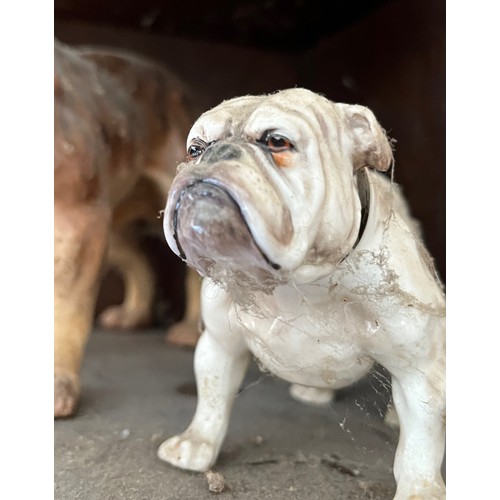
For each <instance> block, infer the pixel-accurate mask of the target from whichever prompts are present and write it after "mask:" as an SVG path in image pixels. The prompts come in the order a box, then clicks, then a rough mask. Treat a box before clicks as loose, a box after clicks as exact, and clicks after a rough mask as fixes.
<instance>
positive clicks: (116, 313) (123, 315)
mask: <svg viewBox="0 0 500 500" xmlns="http://www.w3.org/2000/svg"><path fill="white" fill-rule="evenodd" d="M97 324H98V325H99V326H100V327H102V328H105V329H107V330H130V329H134V328H141V327H147V326H150V325H151V315H150V314H149V313H144V312H142V311H136V310H135V311H131V310H130V309H127V308H126V307H125V306H123V305H121V306H111V307H108V308H107V309H105V310H104V311H103V312H102V313H101V314H100V315H99V317H98V318H97Z"/></svg>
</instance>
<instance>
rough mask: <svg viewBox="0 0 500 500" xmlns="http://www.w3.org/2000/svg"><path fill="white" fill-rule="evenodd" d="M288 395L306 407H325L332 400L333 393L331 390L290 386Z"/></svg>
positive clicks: (298, 385)
mask: <svg viewBox="0 0 500 500" xmlns="http://www.w3.org/2000/svg"><path fill="white" fill-rule="evenodd" d="M290 395H291V396H292V397H293V398H294V399H296V400H297V401H300V402H302V403H305V404H308V405H314V406H327V405H329V404H330V402H331V401H332V400H333V396H334V395H335V393H334V391H332V390H331V389H319V388H318V387H308V386H306V385H300V384H292V385H291V386H290Z"/></svg>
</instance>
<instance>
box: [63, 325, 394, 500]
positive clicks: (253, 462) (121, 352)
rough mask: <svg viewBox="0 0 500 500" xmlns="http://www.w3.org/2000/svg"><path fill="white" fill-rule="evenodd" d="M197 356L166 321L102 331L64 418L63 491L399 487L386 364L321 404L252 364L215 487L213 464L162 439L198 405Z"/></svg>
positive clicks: (161, 494) (276, 496) (313, 495)
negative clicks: (186, 466) (176, 461)
mask: <svg viewBox="0 0 500 500" xmlns="http://www.w3.org/2000/svg"><path fill="white" fill-rule="evenodd" d="M192 359H193V351H192V350H186V349H180V348H176V347H172V346H167V345H165V344H164V342H163V334H162V332H160V331H153V330H148V331H144V332H140V333H124V334H123V333H122V334H118V333H108V332H101V331H95V332H93V333H92V335H91V339H90V342H89V345H88V349H87V353H86V358H85V362H84V366H83V374H82V385H83V396H82V401H81V405H80V408H79V412H78V415H77V416H76V417H75V418H72V419H65V420H57V421H56V422H55V464H54V467H55V500H73V499H83V500H97V499H99V500H108V499H109V500H112V499H113V500H114V499H130V500H136V499H140V500H142V499H144V500H146V499H147V500H170V499H172V500H174V499H175V500H177V499H178V500H191V499H193V500H194V499H205V498H207V499H208V498H212V499H213V498H214V497H217V496H219V497H220V498H221V499H222V500H223V499H228V500H229V499H242V500H243V499H252V500H260V499H273V500H281V499H313V500H314V499H336V500H351V499H352V500H355V499H373V500H382V499H390V498H392V495H393V494H394V490H395V482H394V479H393V477H392V460H393V457H394V452H395V448H396V443H397V432H395V431H393V430H392V429H391V428H389V427H388V426H386V425H385V424H384V422H383V418H382V414H383V411H384V409H385V406H386V404H387V402H388V400H389V392H388V387H387V386H388V383H387V379H386V378H385V375H384V374H383V373H382V374H376V373H375V374H371V375H369V376H368V377H367V378H366V379H365V380H363V381H362V382H360V383H359V384H357V385H356V386H353V387H350V388H347V389H345V390H343V391H341V392H339V393H338V395H337V398H336V400H335V401H334V402H332V403H331V404H330V406H328V407H326V408H318V407H311V406H306V405H304V404H301V403H299V402H297V401H295V400H294V399H292V398H291V397H290V395H289V393H288V384H287V383H285V382H283V381H281V380H278V379H276V378H275V377H273V376H272V375H270V374H266V373H263V372H260V371H259V369H258V368H257V366H256V365H255V364H253V365H252V366H251V368H250V370H249V372H248V374H247V377H246V379H245V382H244V384H243V387H242V391H241V392H240V394H239V396H238V398H237V400H236V402H235V405H234V408H233V412H232V418H231V424H230V428H229V432H228V435H227V438H226V441H225V443H224V446H223V448H222V453H221V455H220V457H219V460H218V462H217V464H216V465H215V466H214V469H213V470H214V471H216V472H218V473H220V474H222V475H223V477H224V481H225V489H224V491H223V492H222V493H220V494H219V495H217V494H214V493H211V492H209V490H208V482H207V478H206V477H205V475H204V474H203V473H193V472H186V471H183V470H180V469H176V468H174V467H171V466H169V465H168V464H166V463H164V462H162V461H160V460H159V459H158V458H157V457H156V450H157V448H158V445H159V444H160V443H161V442H162V441H163V440H164V439H166V438H167V437H169V436H172V435H174V434H177V433H179V432H181V431H183V430H184V428H185V427H186V426H187V425H188V424H189V422H190V420H191V417H192V415H193V412H194V408H195V404H196V396H195V391H196V389H195V385H194V375H193V365H192Z"/></svg>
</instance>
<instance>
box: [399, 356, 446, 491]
mask: <svg viewBox="0 0 500 500" xmlns="http://www.w3.org/2000/svg"><path fill="white" fill-rule="evenodd" d="M444 371H445V368H444V363H433V366H432V367H430V368H429V369H426V368H425V367H422V366H418V367H413V368H412V370H411V371H407V372H405V373H399V374H397V375H396V376H394V375H393V377H392V393H393V399H394V404H395V407H396V411H397V414H398V418H399V423H400V436H399V443H398V448H397V451H396V458H395V462H394V476H395V478H396V482H397V491H396V496H395V497H394V500H410V499H411V500H442V499H444V498H445V486H444V482H443V479H442V477H441V464H442V461H443V455H444V447H445V391H444V380H445V379H444V375H445V374H444Z"/></svg>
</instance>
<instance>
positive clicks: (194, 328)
mask: <svg viewBox="0 0 500 500" xmlns="http://www.w3.org/2000/svg"><path fill="white" fill-rule="evenodd" d="M199 338H200V326H199V321H180V322H179V323H175V325H172V326H171V327H170V328H169V329H168V330H167V334H166V336H165V342H166V343H167V344H174V345H178V346H181V347H194V346H196V343H197V342H198V339H199Z"/></svg>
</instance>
